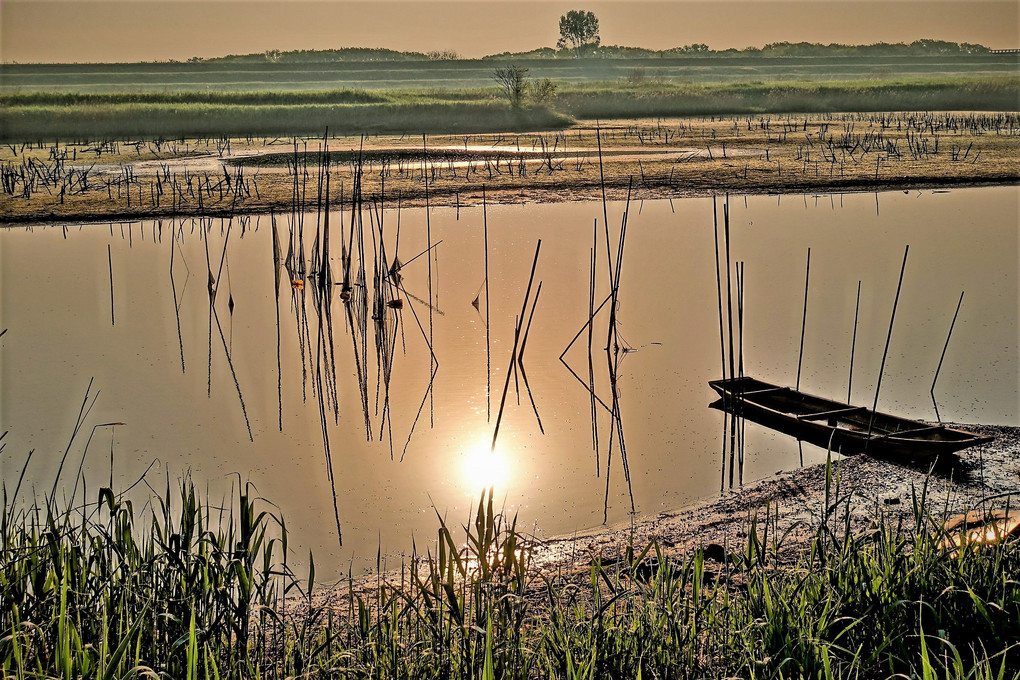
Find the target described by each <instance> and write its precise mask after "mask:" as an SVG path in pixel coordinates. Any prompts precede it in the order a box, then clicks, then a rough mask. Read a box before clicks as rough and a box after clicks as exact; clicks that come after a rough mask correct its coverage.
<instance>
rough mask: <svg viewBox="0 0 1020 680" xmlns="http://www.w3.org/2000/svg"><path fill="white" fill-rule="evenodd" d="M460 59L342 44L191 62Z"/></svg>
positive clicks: (434, 53) (450, 52)
mask: <svg viewBox="0 0 1020 680" xmlns="http://www.w3.org/2000/svg"><path fill="white" fill-rule="evenodd" d="M452 59H460V55H459V54H458V53H457V52H454V51H453V50H432V51H429V52H402V51H399V50H389V49H386V48H383V47H339V48H337V49H332V50H290V51H281V50H266V51H265V52H257V53H254V54H228V55H227V56H224V57H209V58H202V57H192V58H191V59H189V60H188V61H190V62H224V61H226V62H232V61H239V62H252V61H256V62H257V61H268V62H273V63H277V62H279V63H285V64H300V63H309V62H326V63H328V62H343V61H442V60H452Z"/></svg>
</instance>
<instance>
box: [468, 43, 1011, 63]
mask: <svg viewBox="0 0 1020 680" xmlns="http://www.w3.org/2000/svg"><path fill="white" fill-rule="evenodd" d="M579 51H580V54H579ZM989 52H991V49H990V48H988V47H985V46H984V45H977V44H974V43H966V42H965V43H955V42H949V41H946V40H933V39H927V38H926V39H921V40H915V41H914V42H912V43H873V44H870V45H843V44H840V43H830V44H823V43H808V42H797V43H791V42H776V43H769V44H767V45H765V46H764V47H745V48H743V49H736V48H729V49H726V50H713V49H711V48H710V47H709V46H708V45H706V44H704V43H694V44H690V45H680V46H678V47H671V48H669V49H665V50H650V49H646V48H643V47H627V46H623V45H599V44H589V45H584V46H583V49H582V50H579V49H578V48H576V47H561V48H560V49H554V48H552V47H541V48H538V49H534V50H531V51H528V52H503V53H500V54H492V55H489V56H487V57H483V58H484V59H557V58H574V57H577V56H584V57H589V58H597V59H628V58H629V59H642V58H656V57H659V58H669V57H683V56H701V57H714V56H718V57H755V56H760V57H882V56H904V57H910V56H938V55H946V56H951V55H964V54H987V53H989Z"/></svg>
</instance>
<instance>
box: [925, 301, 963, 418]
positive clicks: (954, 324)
mask: <svg viewBox="0 0 1020 680" xmlns="http://www.w3.org/2000/svg"><path fill="white" fill-rule="evenodd" d="M963 293H964V291H960V301H959V302H957V303H956V313H954V314H953V322H952V323H951V324H949V333H948V334H947V335H946V345H945V347H943V348H942V356H941V357H939V366H938V368H936V369H935V379H934V380H932V381H931V403H932V405H933V406H934V407H935V418H936V419H937V420H938V421H939V423H940V424H941V423H942V416H941V415H939V405H938V404H937V403H936V402H935V383H937V382H938V380H939V372H940V371H941V370H942V362H943V361H945V358H946V350H948V349H949V339H950V338H951V337H953V328H954V327H955V326H956V317H958V316H959V315H960V306H961V305H963Z"/></svg>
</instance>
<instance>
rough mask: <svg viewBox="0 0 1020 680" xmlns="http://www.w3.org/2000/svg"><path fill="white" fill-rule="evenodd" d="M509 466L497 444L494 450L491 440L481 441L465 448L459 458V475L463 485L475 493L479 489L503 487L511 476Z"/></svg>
mask: <svg viewBox="0 0 1020 680" xmlns="http://www.w3.org/2000/svg"><path fill="white" fill-rule="evenodd" d="M510 468H511V466H510V464H509V460H508V459H507V457H506V455H505V454H504V453H503V451H502V450H501V448H500V447H499V446H498V445H497V446H496V449H495V451H493V450H492V448H491V442H488V441H481V442H478V443H477V444H475V445H474V446H472V447H470V448H468V449H466V450H465V451H464V454H463V458H462V460H461V475H462V478H463V481H464V485H465V486H466V487H467V488H468V490H470V491H471V493H476V492H477V491H478V490H480V489H488V488H490V487H495V488H497V489H500V488H505V487H506V485H507V483H508V482H509V480H510V477H511V469H510Z"/></svg>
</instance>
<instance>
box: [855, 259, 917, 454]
mask: <svg viewBox="0 0 1020 680" xmlns="http://www.w3.org/2000/svg"><path fill="white" fill-rule="evenodd" d="M909 252H910V246H909V245H908V246H907V247H906V248H905V249H904V250H903V264H902V265H900V280H899V283H897V284H896V297H895V299H894V300H893V307H892V316H891V317H890V318H889V333H888V335H886V338H885V351H883V352H882V365H881V367H880V368H879V369H878V384H877V385H875V403H874V405H873V406H872V407H871V418H870V419H869V420H868V440H867V441H866V442H865V443H864V450H865V451H867V450H868V443H869V442H870V441H871V432H872V430H873V428H874V426H875V412H876V411H877V410H878V393H879V391H880V390H881V389H882V374H883V373H884V372H885V359H886V357H887V356H888V355H889V342H890V341H891V340H892V329H893V322H894V321H896V306H897V305H898V304H899V302H900V290H901V289H902V288H903V272H905V271H906V269H907V253H909Z"/></svg>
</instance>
